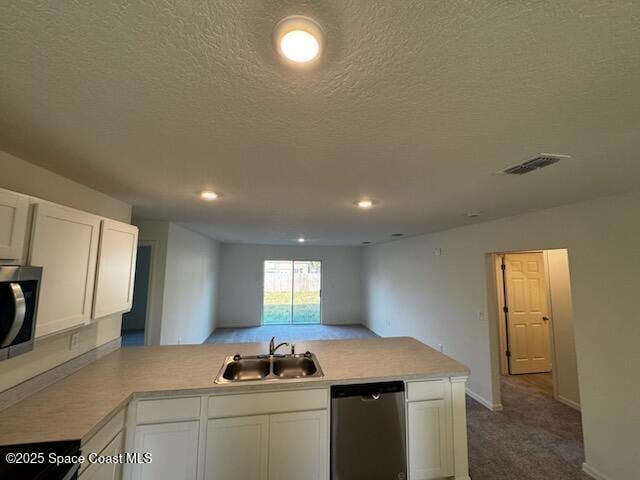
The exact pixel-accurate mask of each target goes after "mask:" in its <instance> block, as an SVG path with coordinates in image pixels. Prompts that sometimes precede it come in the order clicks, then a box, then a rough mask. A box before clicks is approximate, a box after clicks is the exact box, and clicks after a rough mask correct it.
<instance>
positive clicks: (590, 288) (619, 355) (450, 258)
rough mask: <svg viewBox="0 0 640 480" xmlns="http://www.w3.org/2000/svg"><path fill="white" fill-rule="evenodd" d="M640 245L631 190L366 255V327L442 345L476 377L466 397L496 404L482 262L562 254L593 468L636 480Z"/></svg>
mask: <svg viewBox="0 0 640 480" xmlns="http://www.w3.org/2000/svg"><path fill="white" fill-rule="evenodd" d="M639 238H640V192H634V193H629V194H625V195H619V196H615V197H608V198H602V199H598V200H594V201H589V202H583V203H579V204H574V205H567V206H563V207H558V208H553V209H549V210H543V211H539V212H534V213H530V214H526V215H521V216H517V217H513V218H507V219H501V220H497V221H493V222H485V223H479V224H475V225H471V226H468V227H463V228H457V229H453V230H448V231H445V232H439V233H434V234H430V235H425V236H420V237H414V238H408V239H405V240H401V241H396V242H391V243H387V244H383V245H377V246H371V247H367V248H365V249H364V250H365V253H364V271H365V277H364V281H365V292H366V299H367V311H368V319H367V324H368V325H369V327H370V328H371V329H373V330H374V331H376V332H378V333H380V334H382V335H410V336H414V337H416V338H418V339H420V340H422V341H424V342H426V343H428V344H431V345H434V344H436V343H443V344H444V348H445V353H447V354H448V355H450V356H452V357H454V358H456V359H458V360H460V361H462V362H464V363H465V364H467V365H469V366H470V367H471V371H472V374H471V378H470V380H469V387H470V389H472V390H473V391H474V392H475V393H476V394H478V395H481V396H482V397H484V398H485V399H487V401H488V402H493V400H494V398H495V394H496V393H497V392H498V390H497V389H498V388H499V387H498V385H499V368H498V363H499V354H498V348H497V338H498V335H497V328H496V324H497V322H495V321H494V320H495V319H494V318H491V321H488V320H487V317H488V315H485V320H484V321H481V320H480V318H479V312H483V313H485V314H486V313H487V312H488V311H489V307H488V306H489V302H493V298H492V297H493V295H494V293H495V292H494V291H492V286H491V283H492V280H491V275H489V274H488V270H492V267H491V262H488V261H487V255H486V254H487V253H488V252H505V251H513V250H537V249H556V248H567V249H568V250H569V264H570V268H571V284H572V293H573V307H574V316H575V336H576V346H577V357H578V367H579V381H580V397H581V404H582V414H583V426H584V438H585V450H586V458H587V463H588V464H589V465H590V466H591V467H593V468H595V469H596V470H598V471H600V472H602V473H603V474H605V475H607V476H608V477H609V478H611V479H615V480H627V479H629V480H631V479H633V478H636V475H637V472H639V471H640V456H639V455H638V454H637V448H636V446H637V438H638V436H639V435H640V416H638V415H636V414H635V412H636V410H637V406H638V405H637V402H638V400H637V399H638V398H640V383H639V382H637V381H636V379H637V378H638V371H639V370H640V354H638V345H639V344H640V318H639V315H638V308H637V299H638V292H639V291H640V281H639V280H638V270H639V269H640V248H638V242H639ZM436 247H439V248H442V252H443V255H442V256H434V254H433V249H434V248H436ZM493 303H495V302H493Z"/></svg>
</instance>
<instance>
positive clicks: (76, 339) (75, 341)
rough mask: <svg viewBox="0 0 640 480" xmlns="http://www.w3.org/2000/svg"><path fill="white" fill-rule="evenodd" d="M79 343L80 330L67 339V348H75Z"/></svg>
mask: <svg viewBox="0 0 640 480" xmlns="http://www.w3.org/2000/svg"><path fill="white" fill-rule="evenodd" d="M78 345H80V332H76V333H74V334H72V335H71V337H70V339H69V350H75V349H76V348H78Z"/></svg>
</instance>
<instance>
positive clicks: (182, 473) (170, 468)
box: [131, 420, 200, 480]
mask: <svg viewBox="0 0 640 480" xmlns="http://www.w3.org/2000/svg"><path fill="white" fill-rule="evenodd" d="M199 429H200V422H198V421H195V420H194V421H190V422H175V423H161V424H154V425H138V426H137V427H136V431H135V438H134V450H135V451H136V452H149V453H151V455H152V461H151V462H150V463H144V464H143V463H141V464H134V465H133V466H132V467H133V468H132V475H131V476H132V478H133V479H134V480H175V479H178V478H179V479H181V480H195V479H196V476H197V470H198V436H199V435H198V434H199Z"/></svg>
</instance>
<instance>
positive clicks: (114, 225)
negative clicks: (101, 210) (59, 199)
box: [92, 220, 138, 319]
mask: <svg viewBox="0 0 640 480" xmlns="http://www.w3.org/2000/svg"><path fill="white" fill-rule="evenodd" d="M137 251H138V227H136V226H134V225H129V224H126V223H121V222H116V221H114V220H102V224H101V226H100V247H99V249H98V267H97V268H98V270H97V272H96V288H95V294H94V299H93V315H92V318H94V319H95V318H101V317H104V316H106V315H110V314H114V313H122V312H128V311H129V310H131V305H133V281H134V277H135V273H136V253H137Z"/></svg>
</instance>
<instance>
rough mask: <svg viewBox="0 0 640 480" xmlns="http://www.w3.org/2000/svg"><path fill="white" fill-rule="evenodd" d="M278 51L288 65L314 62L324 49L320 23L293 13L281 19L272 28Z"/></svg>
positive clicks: (302, 64)
mask: <svg viewBox="0 0 640 480" xmlns="http://www.w3.org/2000/svg"><path fill="white" fill-rule="evenodd" d="M274 43H275V47H276V50H277V51H278V53H279V54H280V55H281V56H282V57H283V58H284V59H285V61H287V62H288V63H289V64H290V65H297V66H304V65H307V64H311V63H315V62H314V61H315V60H317V59H318V58H319V57H320V56H321V55H322V51H323V49H324V33H323V31H322V28H320V25H318V23H317V22H316V21H315V20H313V19H312V18H309V17H303V16H300V15H294V16H291V17H286V18H284V19H283V20H281V21H280V22H279V23H278V24H277V25H276V28H275V30H274Z"/></svg>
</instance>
